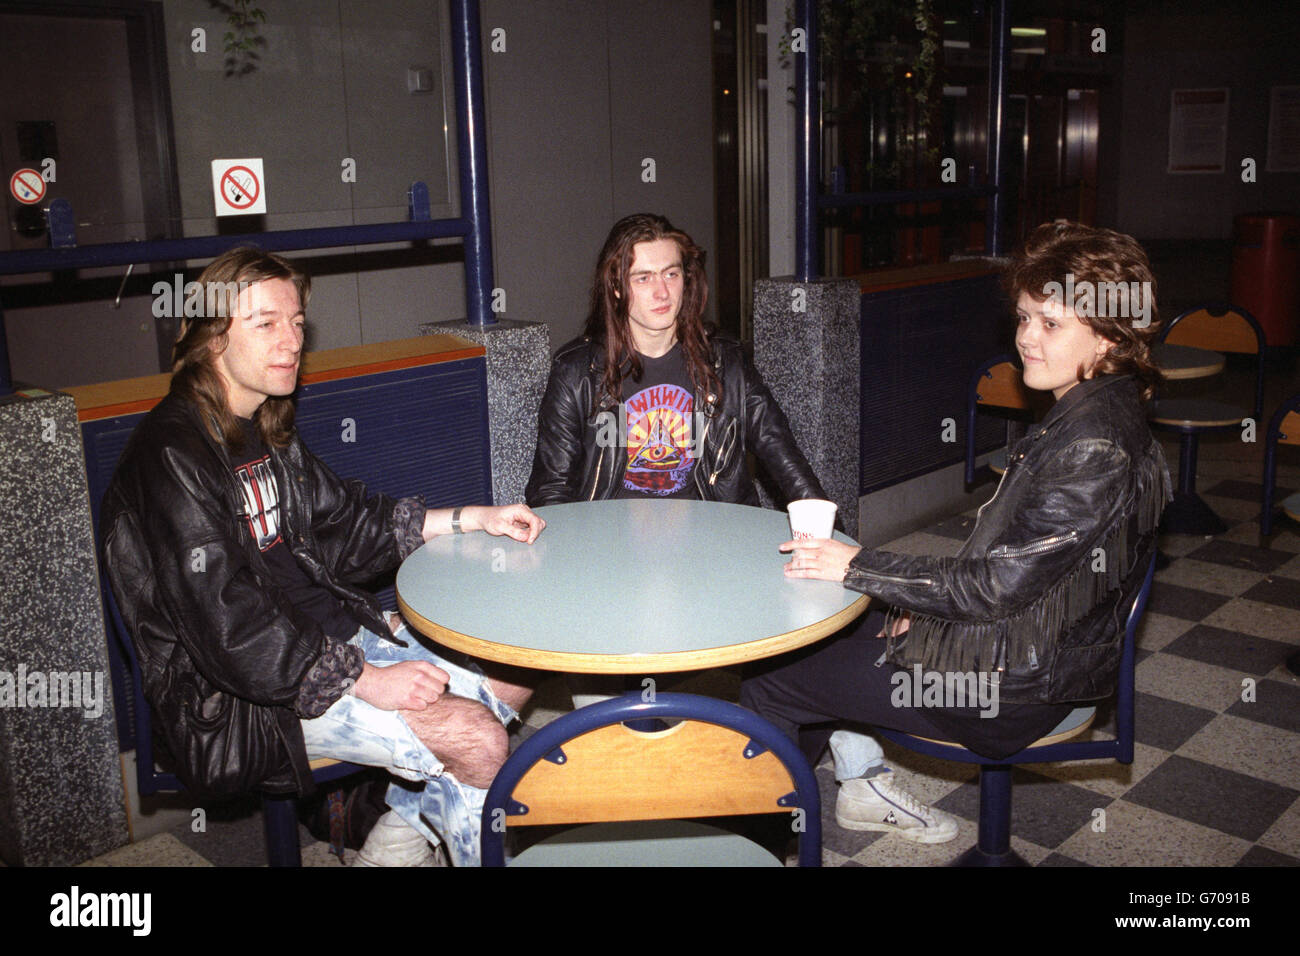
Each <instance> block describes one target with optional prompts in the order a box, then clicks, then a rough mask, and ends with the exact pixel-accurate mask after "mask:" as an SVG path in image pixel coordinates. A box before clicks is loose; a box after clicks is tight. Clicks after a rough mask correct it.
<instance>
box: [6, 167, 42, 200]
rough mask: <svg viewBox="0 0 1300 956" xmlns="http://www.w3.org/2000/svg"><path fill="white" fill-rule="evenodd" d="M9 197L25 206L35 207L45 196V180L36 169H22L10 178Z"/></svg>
mask: <svg viewBox="0 0 1300 956" xmlns="http://www.w3.org/2000/svg"><path fill="white" fill-rule="evenodd" d="M9 195H11V196H13V197H14V198H15V199H17V200H18V201H19V202H20V203H22V204H23V205H24V206H34V205H36V204H37V203H38V202H40V201H41V198H42V197H43V196H44V195H45V179H44V178H43V177H42V176H41V174H40V173H38V172H37V171H36V170H34V169H20V170H18V172H16V173H14V174H13V175H12V176H10V177H9Z"/></svg>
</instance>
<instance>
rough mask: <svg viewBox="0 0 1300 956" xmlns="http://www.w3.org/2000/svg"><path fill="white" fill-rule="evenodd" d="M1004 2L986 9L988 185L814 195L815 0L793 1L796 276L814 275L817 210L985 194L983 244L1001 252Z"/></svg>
mask: <svg viewBox="0 0 1300 956" xmlns="http://www.w3.org/2000/svg"><path fill="white" fill-rule="evenodd" d="M1007 2H1008V0H995V2H994V3H993V4H992V9H991V10H990V16H991V18H992V23H991V33H992V38H991V42H990V50H989V142H988V169H989V177H988V180H989V181H988V184H987V185H984V186H965V187H954V188H948V189H942V188H941V189H895V190H888V191H885V190H882V191H877V192H866V193H829V194H827V195H819V194H818V182H817V171H818V169H819V167H820V165H821V163H820V142H821V123H820V110H821V105H820V100H819V98H818V92H817V64H818V54H817V50H818V37H817V6H818V4H817V0H799V2H798V3H796V4H795V26H796V27H797V28H798V29H801V30H803V32H804V42H805V44H806V52H805V53H804V54H803V56H802V57H799V56H796V57H795V116H796V118H795V278H796V279H797V280H798V281H799V282H807V281H809V280H810V279H813V278H815V277H816V276H817V273H818V270H817V245H818V243H817V211H818V209H829V208H843V207H853V206H877V205H886V204H892V203H901V202H934V201H942V200H954V199H976V198H980V197H985V196H987V197H988V199H989V202H988V209H987V211H986V214H985V221H984V232H985V248H986V249H987V250H988V254H989V255H991V256H997V255H1001V254H1002V243H1001V235H1000V233H1001V230H1000V228H999V226H1000V223H1001V216H1002V208H1003V205H1004V204H1003V202H1002V178H1003V177H1002V158H1003V157H1002V126H1003V123H1004V121H1005V116H1006V99H1007V95H1006V74H1007V44H1006V36H1007Z"/></svg>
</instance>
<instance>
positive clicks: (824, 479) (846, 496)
mask: <svg viewBox="0 0 1300 956" xmlns="http://www.w3.org/2000/svg"><path fill="white" fill-rule="evenodd" d="M860 299H861V292H860V290H859V288H858V283H857V282H856V281H854V280H852V279H814V280H811V281H809V282H796V281H795V280H794V279H793V278H777V279H759V280H758V281H756V282H755V283H754V364H755V365H756V366H757V368H758V370H759V372H760V374H762V376H763V379H764V380H765V381H766V382H767V385H768V387H769V388H770V389H771V390H772V394H773V395H774V396H776V400H777V401H778V402H780V404H781V408H782V409H784V410H785V414H786V417H787V418H789V419H790V428H791V430H792V431H793V432H794V437H795V440H796V441H798V443H799V447H800V448H801V449H802V450H803V453H804V455H806V456H807V458H808V462H809V464H811V465H812V467H813V471H815V472H816V473H817V477H818V478H819V479H820V480H821V483H822V487H823V488H825V489H826V494H827V495H829V496H830V498H831V500H832V501H834V502H835V503H836V504H837V505H839V516H840V520H841V522H842V524H843V527H844V531H845V533H846V534H848V535H849V536H850V537H853V538H856V537H857V534H858V487H859V473H860V470H861V467H860V458H859V451H858V415H859V407H860V403H859V400H858V382H859V370H858V366H859V362H860V354H861V353H860V351H859V348H860V346H859V311H860V308H861V307H860Z"/></svg>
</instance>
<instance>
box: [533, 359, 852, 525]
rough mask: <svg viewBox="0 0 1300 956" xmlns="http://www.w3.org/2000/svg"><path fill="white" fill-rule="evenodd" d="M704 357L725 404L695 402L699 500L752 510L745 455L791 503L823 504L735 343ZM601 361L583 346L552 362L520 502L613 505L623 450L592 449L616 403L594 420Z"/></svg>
mask: <svg viewBox="0 0 1300 956" xmlns="http://www.w3.org/2000/svg"><path fill="white" fill-rule="evenodd" d="M710 347H711V349H712V353H713V367H714V369H715V370H716V372H717V376H718V380H719V381H720V382H721V383H722V395H721V398H720V399H719V396H715V395H699V394H697V395H696V396H695V409H696V411H697V412H702V413H703V417H702V419H701V421H702V422H703V426H702V427H701V428H700V434H699V435H698V436H696V449H695V454H696V456H697V458H698V461H697V462H696V466H695V468H694V471H693V477H694V480H695V488H696V491H697V493H698V494H699V496H700V498H702V499H703V500H705V501H725V502H731V503H733V504H742V505H754V506H758V504H759V500H758V492H757V491H756V490H755V488H754V481H753V479H752V478H750V475H749V466H748V463H747V461H746V460H745V456H746V454H747V453H753V454H754V455H755V456H756V457H757V458H758V460H759V462H760V463H761V464H762V465H763V467H764V468H765V469H766V470H767V472H768V473H769V474H770V475H771V477H772V478H773V479H774V480H775V481H776V482H777V484H778V485H779V486H780V488H781V493H782V494H783V495H784V496H785V497H786V499H787V500H789V501H796V500H798V499H801V498H825V497H826V493H825V492H824V491H823V490H822V486H821V484H820V483H819V482H818V481H817V476H816V475H815V474H813V470H812V468H811V467H810V466H809V465H808V461H807V459H805V458H804V456H803V453H802V452H800V451H799V446H798V445H797V444H796V443H795V440H794V436H793V435H791V434H790V424H789V422H788V421H787V420H786V417H785V413H784V412H782V411H781V406H780V405H778V404H777V402H776V399H775V398H773V397H772V393H771V392H770V391H768V388H767V386H766V385H765V384H764V383H763V379H762V376H760V375H759V374H758V370H757V369H755V368H754V366H753V364H752V363H751V362H750V361H749V359H748V358H746V357H745V353H744V352H743V351H742V350H741V347H740V343H738V342H735V341H733V340H730V339H726V338H722V337H719V336H715V337H713V338H711V339H710ZM604 354H605V353H604V349H603V348H602V347H601V346H600V345H598V344H596V343H593V342H592V341H591V339H589V338H587V337H585V336H584V337H582V338H578V339H575V340H573V341H572V342H569V343H567V344H566V345H564V346H562V347H561V348H560V350H559V351H558V352H556V353H555V359H554V361H553V363H552V365H551V377H550V381H549V382H548V383H547V386H546V394H545V396H544V397H543V398H542V405H541V409H540V410H539V411H538V415H537V452H536V454H535V455H534V457H533V472H532V476H531V477H530V478H529V479H528V488H527V490H526V492H525V499H526V500H527V502H528V504H530V505H532V506H533V507H538V506H540V505H551V504H561V503H564V502H569V501H594V500H604V499H606V498H612V497H614V495H615V494H616V493H617V491H618V487H619V485H620V484H621V483H622V481H623V473H624V470H625V469H626V467H627V455H626V449H624V448H622V447H605V446H606V445H608V442H602V441H600V440H598V438H599V436H600V435H601V434H602V422H601V421H600V420H599V419H600V416H601V415H602V414H608V413H610V412H613V411H614V410H616V408H617V403H615V402H612V401H610V400H609V399H608V397H606V398H605V399H604V401H603V403H602V405H601V407H600V408H598V409H595V411H594V414H593V408H594V403H595V396H596V395H597V394H598V392H599V390H600V386H601V379H602V378H603V376H604V369H605V361H604Z"/></svg>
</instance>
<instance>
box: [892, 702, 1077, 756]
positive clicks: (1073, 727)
mask: <svg viewBox="0 0 1300 956" xmlns="http://www.w3.org/2000/svg"><path fill="white" fill-rule="evenodd" d="M1096 716H1097V708H1096V707H1076V708H1074V710H1072V711H1070V712H1069V713H1068V714H1066V715H1065V717H1064V718H1062V720H1061V722H1060V723H1059V724H1057V725H1056V726H1055V727H1053V728H1052V730H1051V732H1050V733H1047V734H1045V735H1043V736H1042V737H1039V738H1038V739H1037V740H1035V741H1034V742H1033V743H1032V744H1028V745H1027V746H1026V747H1025V749H1026V750H1033V749H1034V748H1035V747H1046V746H1048V745H1050V744H1059V743H1061V742H1063V741H1066V740H1072V739H1073V738H1075V737H1077V736H1079V734H1081V733H1083V732H1084V731H1085V730H1087V729H1088V728H1089V727H1090V726H1092V721H1093V718H1094V717H1096ZM908 736H912V737H915V738H916V739H917V740H924V741H926V742H927V743H931V744H938V745H939V746H940V747H951V748H952V749H953V750H966V749H967V748H966V747H964V746H963V745H961V744H959V743H957V741H955V740H935V739H934V738H932V737H922V736H920V735H919V734H909V735H908Z"/></svg>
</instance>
